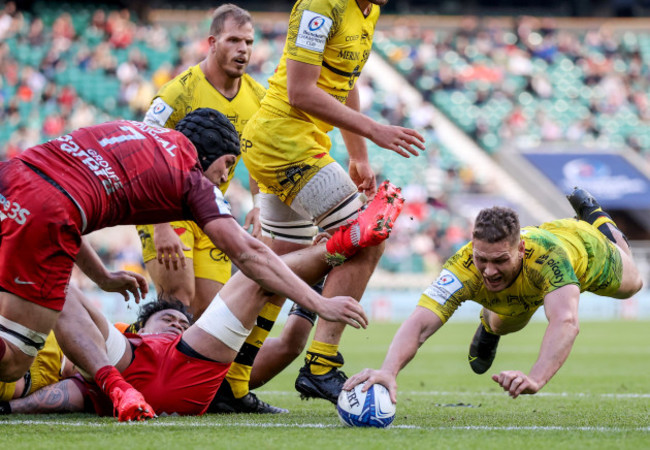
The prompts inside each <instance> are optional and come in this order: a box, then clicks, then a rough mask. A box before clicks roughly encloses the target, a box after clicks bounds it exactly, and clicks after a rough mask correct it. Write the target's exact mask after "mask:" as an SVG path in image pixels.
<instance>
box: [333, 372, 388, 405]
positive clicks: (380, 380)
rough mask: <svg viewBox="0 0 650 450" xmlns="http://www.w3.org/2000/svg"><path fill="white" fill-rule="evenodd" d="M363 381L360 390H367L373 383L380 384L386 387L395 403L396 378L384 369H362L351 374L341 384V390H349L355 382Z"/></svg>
mask: <svg viewBox="0 0 650 450" xmlns="http://www.w3.org/2000/svg"><path fill="white" fill-rule="evenodd" d="M361 383H364V385H363V387H362V388H361V390H362V391H363V392H366V391H368V389H370V386H372V385H373V384H381V385H382V386H384V387H386V389H388V392H389V393H390V401H391V402H393V403H397V380H396V379H395V376H393V375H392V374H391V373H390V372H388V371H386V370H374V369H363V370H362V371H361V372H359V373H358V374H356V375H352V376H351V377H350V378H348V379H347V381H346V382H345V384H344V385H343V390H345V391H349V390H352V389H354V387H355V386H356V385H357V384H361Z"/></svg>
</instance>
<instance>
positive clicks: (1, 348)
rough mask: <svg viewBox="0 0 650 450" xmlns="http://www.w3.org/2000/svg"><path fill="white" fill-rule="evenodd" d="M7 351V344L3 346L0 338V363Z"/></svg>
mask: <svg viewBox="0 0 650 450" xmlns="http://www.w3.org/2000/svg"><path fill="white" fill-rule="evenodd" d="M6 351H7V344H5V340H4V339H2V338H0V361H2V357H3V356H4V355H5V352H6Z"/></svg>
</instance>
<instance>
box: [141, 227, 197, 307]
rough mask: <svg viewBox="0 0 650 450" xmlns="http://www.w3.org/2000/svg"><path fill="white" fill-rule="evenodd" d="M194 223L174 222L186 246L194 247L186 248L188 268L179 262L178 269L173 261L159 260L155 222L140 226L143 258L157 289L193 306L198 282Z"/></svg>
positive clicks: (175, 230)
mask: <svg viewBox="0 0 650 450" xmlns="http://www.w3.org/2000/svg"><path fill="white" fill-rule="evenodd" d="M192 224H193V223H192V222H188V221H183V222H172V223H171V224H170V225H171V226H172V228H173V229H174V232H175V233H176V234H177V235H178V236H179V238H180V240H181V242H182V243H183V245H185V247H187V248H189V249H191V250H186V251H183V254H184V255H185V262H186V264H185V267H183V266H182V265H181V264H178V266H177V268H174V267H173V266H172V265H171V264H170V266H169V267H167V266H166V265H165V264H163V263H160V262H159V261H158V259H157V257H158V254H157V251H156V246H155V245H154V227H153V225H142V226H138V227H137V228H138V234H139V235H140V241H141V243H142V258H143V260H144V264H145V267H146V269H147V272H149V275H150V276H151V279H152V281H153V283H154V285H155V287H156V291H157V292H159V293H163V294H164V295H168V296H170V298H171V297H173V298H177V299H178V300H180V301H181V302H182V303H183V304H184V305H185V306H187V307H189V308H190V312H193V311H191V308H192V300H193V299H194V295H195V283H194V263H193V257H194V233H193V230H194V228H193V227H192Z"/></svg>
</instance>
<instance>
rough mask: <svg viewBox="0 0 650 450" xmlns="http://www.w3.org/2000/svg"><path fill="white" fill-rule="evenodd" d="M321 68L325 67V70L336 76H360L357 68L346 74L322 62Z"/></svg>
mask: <svg viewBox="0 0 650 450" xmlns="http://www.w3.org/2000/svg"><path fill="white" fill-rule="evenodd" d="M323 67H325V68H326V69H327V70H329V71H331V72H334V73H335V74H337V75H341V76H342V77H358V76H359V75H361V71H360V70H359V66H357V67H356V68H355V69H354V72H346V71H344V70H341V69H337V68H336V67H333V66H330V65H329V64H327V62H325V61H323Z"/></svg>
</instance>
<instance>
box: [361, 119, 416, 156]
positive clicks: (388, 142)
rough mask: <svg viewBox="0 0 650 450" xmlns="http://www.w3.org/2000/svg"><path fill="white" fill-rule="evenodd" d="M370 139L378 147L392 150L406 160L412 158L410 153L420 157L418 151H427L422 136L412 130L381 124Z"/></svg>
mask: <svg viewBox="0 0 650 450" xmlns="http://www.w3.org/2000/svg"><path fill="white" fill-rule="evenodd" d="M369 138H370V140H371V141H372V142H374V143H375V144H377V145H378V146H380V147H383V148H386V149H388V150H392V151H394V152H395V153H397V154H399V155H402V156H403V157H405V158H410V156H409V153H410V154H411V155H414V156H418V155H419V154H420V153H419V152H418V150H417V149H420V150H423V151H424V150H425V147H424V138H423V137H422V135H421V134H420V133H418V132H417V131H415V130H411V129H410V128H404V127H398V126H393V125H380V124H379V126H378V129H377V130H375V132H374V133H373V134H372V135H371V136H369ZM413 147H416V148H413Z"/></svg>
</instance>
